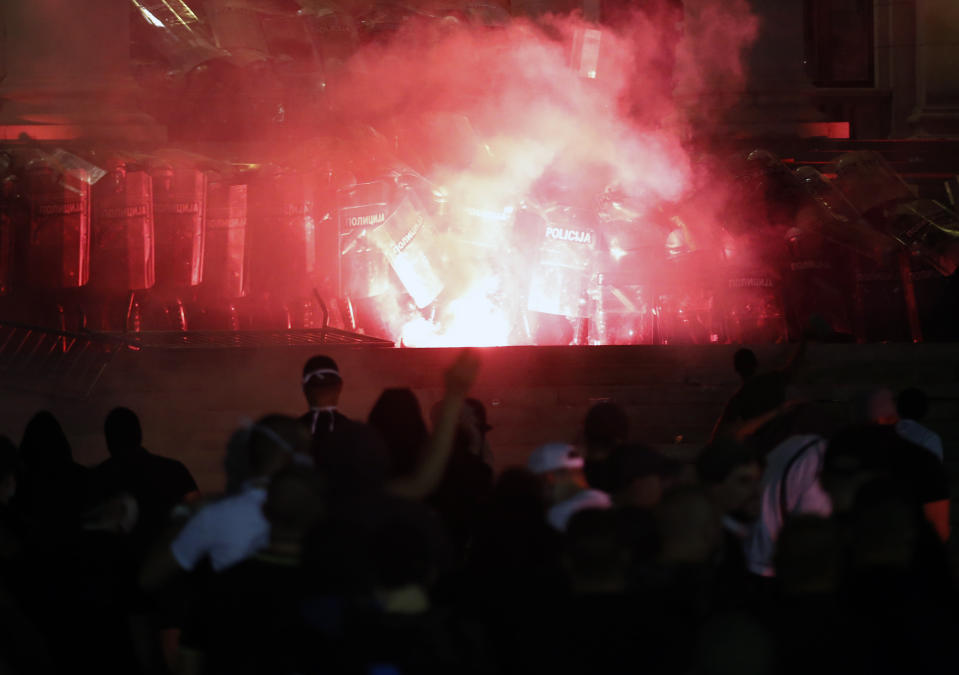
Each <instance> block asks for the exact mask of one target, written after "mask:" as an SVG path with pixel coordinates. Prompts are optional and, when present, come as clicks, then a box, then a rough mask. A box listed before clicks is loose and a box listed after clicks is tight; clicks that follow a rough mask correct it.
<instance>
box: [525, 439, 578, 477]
mask: <svg viewBox="0 0 959 675" xmlns="http://www.w3.org/2000/svg"><path fill="white" fill-rule="evenodd" d="M526 466H527V468H529V470H530V471H532V472H533V473H536V474H541V473H548V472H550V471H557V470H559V469H581V468H582V467H583V458H582V457H581V456H580V455H579V453H578V452H576V448H575V447H573V446H572V445H570V444H569V443H547V444H546V445H541V446H539V447H538V448H536V449H535V450H533V454H531V455H530V456H529V460H527V462H526Z"/></svg>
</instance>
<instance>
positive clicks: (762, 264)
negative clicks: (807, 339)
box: [721, 236, 788, 344]
mask: <svg viewBox="0 0 959 675" xmlns="http://www.w3.org/2000/svg"><path fill="white" fill-rule="evenodd" d="M774 244H779V242H772V241H770V237H769V236H762V237H757V236H752V237H745V236H743V237H739V238H737V240H736V253H735V255H733V256H732V257H729V258H727V259H726V260H725V261H724V262H723V265H722V267H721V275H722V276H721V278H722V280H723V288H722V291H721V300H722V303H723V309H724V315H725V324H726V327H725V333H726V340H727V341H729V342H733V343H744V344H762V343H766V342H784V341H786V339H787V336H788V330H787V325H786V311H785V306H784V297H783V295H784V291H783V280H782V274H781V272H780V269H781V267H782V265H781V261H779V260H778V259H779V257H780V256H779V252H777V251H774V250H771V249H772V248H773V245H774Z"/></svg>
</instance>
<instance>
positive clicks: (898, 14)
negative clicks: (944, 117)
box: [874, 0, 917, 138]
mask: <svg viewBox="0 0 959 675" xmlns="http://www.w3.org/2000/svg"><path fill="white" fill-rule="evenodd" d="M874 2H875V5H874V11H875V21H876V24H875V25H876V31H875V35H876V42H875V52H876V60H875V68H876V87H877V88H879V89H885V90H888V91H889V92H890V94H891V108H892V109H891V111H890V115H891V120H890V132H891V135H892V137H893V138H903V137H905V136H909V135H910V134H911V133H912V128H911V127H910V125H909V117H910V115H912V113H913V112H914V111H915V108H916V93H917V91H916V0H874Z"/></svg>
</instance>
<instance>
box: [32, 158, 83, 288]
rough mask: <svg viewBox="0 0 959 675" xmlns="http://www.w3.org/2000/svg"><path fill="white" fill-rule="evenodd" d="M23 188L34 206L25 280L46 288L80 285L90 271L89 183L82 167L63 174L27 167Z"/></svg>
mask: <svg viewBox="0 0 959 675" xmlns="http://www.w3.org/2000/svg"><path fill="white" fill-rule="evenodd" d="M24 193H25V196H26V199H27V202H28V203H29V207H30V223H29V228H28V232H27V242H26V246H25V250H26V257H27V265H26V266H25V271H26V282H27V283H28V284H29V285H30V286H34V287H37V288H46V289H62V288H79V287H80V286H84V285H85V284H86V283H87V281H88V280H89V276H90V231H91V224H90V184H89V183H88V176H87V174H86V172H85V171H83V170H82V169H74V170H68V171H66V172H64V173H60V172H58V171H56V170H54V169H53V167H51V166H49V165H48V164H45V163H37V164H34V165H32V166H28V167H27V169H26V174H25V188H24Z"/></svg>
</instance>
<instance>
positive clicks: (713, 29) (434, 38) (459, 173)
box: [327, 0, 757, 346]
mask: <svg viewBox="0 0 959 675" xmlns="http://www.w3.org/2000/svg"><path fill="white" fill-rule="evenodd" d="M685 5H686V7H687V12H686V14H685V17H683V15H682V13H681V12H679V13H677V12H676V10H675V9H673V7H674V6H675V5H674V4H671V3H662V4H661V6H655V7H653V8H652V9H647V10H646V11H645V12H635V11H634V12H632V13H629V14H622V15H621V16H619V17H617V19H616V27H615V28H608V27H603V28H601V29H600V30H601V31H602V35H601V40H600V47H599V53H598V58H595V59H593V58H592V57H591V56H590V54H588V53H586V50H578V48H577V43H578V41H579V42H581V41H582V38H583V35H584V31H587V30H590V29H596V28H597V27H596V26H594V25H591V24H588V23H586V22H584V21H583V20H582V19H581V18H579V17H578V16H550V17H546V18H545V19H543V20H541V21H539V22H538V23H535V24H534V23H533V22H531V21H529V20H525V19H512V20H510V21H508V23H505V24H504V25H496V26H491V27H486V26H482V27H479V26H476V25H472V24H469V23H466V22H464V21H453V20H434V19H423V18H422V17H416V16H413V17H411V18H409V19H407V20H406V21H405V22H404V23H403V24H402V25H401V27H400V28H399V30H398V31H397V32H396V33H395V34H394V35H393V36H392V37H391V38H390V39H389V40H388V41H385V42H378V43H374V44H369V45H366V46H364V47H363V48H362V49H360V50H359V51H358V52H357V53H356V54H355V55H354V56H353V57H352V58H350V59H349V61H347V62H346V63H345V64H344V65H343V67H342V69H341V70H339V71H338V72H337V73H336V74H335V75H334V76H333V77H331V78H330V79H329V81H328V83H327V86H328V92H329V95H330V98H331V113H332V114H331V117H332V118H333V119H334V120H336V123H337V125H338V126H339V125H343V126H344V127H349V128H352V129H357V128H360V127H365V126H368V127H372V128H375V129H377V130H378V131H379V132H380V134H382V135H383V136H384V137H385V138H384V139H383V145H384V147H385V146H390V151H391V152H394V153H395V155H396V156H397V157H399V158H400V159H401V160H402V161H403V162H404V163H406V164H408V165H411V166H412V167H413V168H414V169H415V170H417V171H418V172H420V173H422V174H423V175H425V176H427V177H428V178H429V179H430V180H431V181H432V182H433V183H434V184H435V186H436V187H437V191H438V192H439V193H440V194H442V196H443V199H445V201H446V203H448V204H450V205H454V208H453V209H451V211H450V212H449V213H447V215H446V216H445V217H444V218H445V221H446V222H447V223H448V224H449V225H450V227H449V228H448V229H447V230H446V231H445V232H441V230H442V228H439V229H437V230H435V231H431V232H430V233H429V234H428V235H424V234H421V235H419V236H420V237H421V238H422V239H423V241H422V244H423V245H424V247H425V248H426V249H427V251H428V257H429V259H430V263H431V266H432V267H433V268H434V272H435V274H436V275H437V277H438V278H439V280H440V283H442V285H443V292H442V294H441V295H440V296H439V297H440V300H439V302H438V303H437V305H436V306H435V307H434V308H432V310H431V314H430V315H428V316H424V314H423V313H422V312H419V311H416V310H415V309H413V308H412V307H409V309H399V308H403V307H406V305H404V303H402V302H397V301H395V299H390V300H389V301H388V302H384V303H381V306H382V307H384V308H386V307H389V308H390V309H389V310H386V309H384V310H383V311H388V312H389V313H390V316H388V317H386V318H387V322H388V324H389V325H390V327H391V329H392V330H393V331H394V332H395V335H396V336H397V337H400V338H401V339H403V341H404V343H406V344H410V345H421V346H440V345H443V346H451V345H456V344H478V345H486V344H507V343H509V342H516V341H524V338H523V334H522V332H521V331H517V330H516V328H517V327H516V325H515V324H516V322H517V321H518V320H519V319H518V318H517V317H518V316H519V315H520V314H522V312H523V310H524V309H525V308H524V307H522V304H523V301H522V298H520V297H519V296H524V295H525V290H526V288H527V287H529V285H530V282H529V281H528V274H529V267H530V266H531V265H535V260H532V259H530V254H529V252H528V251H523V250H521V249H518V248H516V247H514V245H513V244H511V243H510V242H511V241H513V239H511V237H512V235H513V234H514V233H513V230H514V229H515V228H516V227H517V225H516V223H515V222H514V220H513V214H514V210H515V209H516V208H517V207H518V205H519V204H521V203H522V202H523V201H524V200H526V199H528V198H529V197H530V196H531V195H532V194H533V192H534V191H535V190H538V189H540V188H541V187H542V184H543V181H544V180H547V179H548V180H550V181H552V180H555V181H556V182H557V183H558V184H559V187H558V188H557V189H558V191H559V193H561V194H562V197H559V198H558V199H560V200H565V201H570V200H572V201H580V202H582V203H584V204H589V203H592V202H594V201H595V200H596V199H598V198H599V197H600V196H601V195H602V194H603V193H604V191H605V190H606V189H607V188H615V189H616V190H617V191H618V192H621V193H623V194H625V195H628V196H629V198H630V203H631V204H633V205H638V207H639V210H640V212H639V213H637V214H636V216H637V217H636V219H635V220H634V225H633V227H635V228H654V227H660V228H661V225H653V224H652V220H654V219H655V218H659V217H660V212H661V210H662V209H663V208H664V207H667V208H668V207H670V205H673V204H676V203H678V202H682V201H683V200H684V199H685V198H686V197H687V196H688V195H689V193H690V192H691V191H692V190H694V189H695V187H696V185H695V180H694V171H693V168H692V165H693V159H692V158H691V157H690V151H689V149H688V141H689V140H690V139H692V138H693V137H694V136H703V135H704V133H706V134H708V132H709V131H711V129H709V128H704V127H703V125H704V124H712V125H714V126H718V123H719V122H720V121H721V116H722V113H723V112H724V109H725V108H726V107H728V106H729V104H730V103H732V102H734V101H735V100H736V95H737V94H738V93H739V92H740V91H741V89H742V87H743V84H744V75H743V67H742V64H741V60H740V57H741V54H742V52H743V49H744V48H745V47H747V46H748V45H749V44H750V42H751V40H752V39H753V38H754V37H755V34H756V29H757V24H756V21H755V19H754V18H753V17H752V16H751V15H750V13H749V11H748V7H747V3H746V2H745V0H703V1H701V2H686V3H685ZM651 6H652V3H651ZM680 22H682V23H681V24H680ZM592 35H593V36H595V34H592ZM591 60H592V63H585V64H584V62H589V61H591ZM591 71H595V72H591ZM591 75H595V76H594V77H591ZM354 133H355V132H354ZM357 151H358V152H364V150H362V149H357ZM710 189H712V190H716V187H715V186H711V187H710ZM701 208H702V205H701ZM463 209H465V212H466V213H467V214H468V215H467V216H464V215H463V213H464V211H463ZM647 215H648V219H649V222H646V221H644V216H647ZM701 215H704V214H701ZM458 218H459V219H460V220H461V221H462V220H464V219H467V220H468V222H459V223H457V222H455V221H456V220H457V219H458ZM478 230H479V231H478ZM451 233H456V234H451ZM668 233H669V232H668V230H666V231H662V232H658V233H657V235H656V236H659V238H660V239H661V240H662V242H663V248H664V249H665V244H666V241H665V240H666V236H667V234H668ZM464 239H466V240H472V241H473V242H474V243H475V241H476V240H482V241H483V242H485V243H486V244H487V246H486V247H485V248H484V247H483V246H464V245H463V240H464ZM613 245H615V244H613ZM401 276H402V275H401ZM407 290H409V291H411V294H412V295H414V296H415V295H416V293H415V292H414V291H413V290H412V289H410V288H409V287H407ZM396 292H397V293H401V291H400V289H399V288H397V289H396ZM427 299H429V298H427ZM408 304H409V303H407V305H408ZM417 304H421V303H417Z"/></svg>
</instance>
